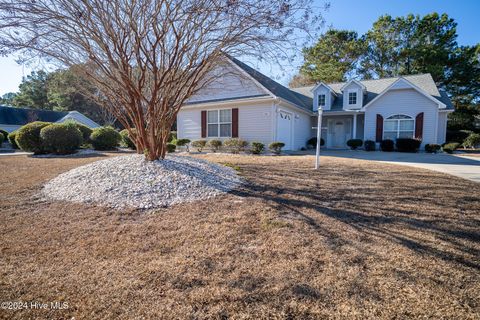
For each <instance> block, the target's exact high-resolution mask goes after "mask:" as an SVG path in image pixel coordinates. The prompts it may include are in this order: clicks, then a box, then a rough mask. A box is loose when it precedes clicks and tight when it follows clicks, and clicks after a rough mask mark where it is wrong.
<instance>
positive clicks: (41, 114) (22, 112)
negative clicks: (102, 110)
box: [0, 106, 100, 132]
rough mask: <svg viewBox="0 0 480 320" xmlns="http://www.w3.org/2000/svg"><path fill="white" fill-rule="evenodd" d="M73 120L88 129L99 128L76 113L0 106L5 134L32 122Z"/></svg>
mask: <svg viewBox="0 0 480 320" xmlns="http://www.w3.org/2000/svg"><path fill="white" fill-rule="evenodd" d="M67 120H74V121H76V122H78V123H80V124H83V125H85V126H87V127H90V128H97V127H100V125H99V124H98V123H96V122H95V121H93V120H92V119H90V118H88V117H87V116H85V115H83V114H81V113H80V112H78V111H65V112H63V111H50V110H40V109H24V108H15V107H8V106H0V129H3V130H5V131H7V132H12V131H15V130H17V129H18V128H20V127H21V126H23V125H26V124H27V123H29V122H33V121H44V122H56V123H62V122H65V121H67Z"/></svg>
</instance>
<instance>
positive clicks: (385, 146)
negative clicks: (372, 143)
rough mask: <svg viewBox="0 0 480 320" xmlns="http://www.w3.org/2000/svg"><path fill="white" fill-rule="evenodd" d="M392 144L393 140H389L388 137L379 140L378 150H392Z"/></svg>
mask: <svg viewBox="0 0 480 320" xmlns="http://www.w3.org/2000/svg"><path fill="white" fill-rule="evenodd" d="M394 145H395V143H394V142H393V140H390V139H385V140H382V142H380V150H382V151H385V152H392V151H393V149H394V148H393V147H394Z"/></svg>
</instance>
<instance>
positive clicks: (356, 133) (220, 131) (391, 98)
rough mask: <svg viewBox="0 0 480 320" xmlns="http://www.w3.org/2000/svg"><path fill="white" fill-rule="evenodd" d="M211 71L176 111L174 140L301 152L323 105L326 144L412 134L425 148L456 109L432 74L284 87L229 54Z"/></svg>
mask: <svg viewBox="0 0 480 320" xmlns="http://www.w3.org/2000/svg"><path fill="white" fill-rule="evenodd" d="M214 73H215V74H216V75H217V76H216V77H215V79H214V80H213V81H211V82H210V83H209V84H208V85H206V86H205V87H204V88H203V89H202V90H200V92H199V93H198V94H196V95H194V96H193V97H192V98H191V99H189V100H188V102H187V103H186V104H185V105H184V106H183V107H182V108H181V110H180V112H179V113H178V116H177V131H178V132H177V133H178V137H179V138H187V139H190V140H192V141H193V140H199V139H207V140H208V139H220V140H223V139H226V138H230V137H239V138H241V139H244V140H247V141H249V142H252V141H259V142H262V143H264V144H266V145H268V144H269V143H271V142H273V141H281V142H283V143H285V148H284V149H285V150H298V149H300V148H302V147H305V146H306V142H307V140H308V139H309V138H311V137H314V136H316V134H315V130H312V127H316V126H317V111H318V107H319V106H321V107H322V108H323V110H324V112H323V120H322V137H323V138H324V139H325V142H326V146H327V147H328V148H346V142H347V141H348V140H349V139H353V138H357V139H362V140H373V141H376V142H380V141H381V140H383V139H393V140H395V139H396V138H417V139H421V140H422V146H424V145H425V144H427V143H430V144H431V143H439V144H441V143H444V142H445V136H446V127H447V114H448V113H449V112H452V111H453V110H454V108H453V105H452V103H451V102H450V99H449V98H448V96H447V94H446V92H444V91H441V90H439V89H438V88H437V86H436V85H435V82H434V81H433V79H432V77H431V75H430V74H420V75H411V76H402V77H394V78H386V79H379V80H365V81H357V80H351V81H349V82H345V83H333V84H327V83H319V84H317V85H315V86H310V87H302V88H294V89H289V88H287V87H285V86H282V85H281V84H279V83H277V82H276V81H274V80H272V79H270V78H269V77H267V76H265V75H263V74H262V73H260V72H258V71H257V70H255V69H253V68H251V67H250V66H248V65H246V64H245V63H243V62H241V61H239V60H237V59H235V58H232V57H227V58H226V61H225V62H224V63H222V64H219V66H218V67H217V68H216V69H215V70H214Z"/></svg>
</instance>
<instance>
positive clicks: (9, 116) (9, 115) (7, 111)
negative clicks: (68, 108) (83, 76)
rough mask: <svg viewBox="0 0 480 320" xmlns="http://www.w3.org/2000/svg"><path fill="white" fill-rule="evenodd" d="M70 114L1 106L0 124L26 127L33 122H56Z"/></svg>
mask: <svg viewBox="0 0 480 320" xmlns="http://www.w3.org/2000/svg"><path fill="white" fill-rule="evenodd" d="M67 114H68V112H63V111H50V110H39V109H25V108H15V107H9V106H4V105H0V124H7V125H24V124H27V123H29V122H32V121H45V122H56V121H58V120H60V119H62V118H63V117H65V116H66V115H67Z"/></svg>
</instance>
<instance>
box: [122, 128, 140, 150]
mask: <svg viewBox="0 0 480 320" xmlns="http://www.w3.org/2000/svg"><path fill="white" fill-rule="evenodd" d="M132 130H135V129H132ZM120 136H121V137H122V143H121V144H122V146H124V147H127V148H129V149H132V150H135V149H136V148H137V147H136V146H135V143H134V142H133V140H132V139H131V138H130V134H129V133H128V130H127V129H123V130H122V131H120Z"/></svg>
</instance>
